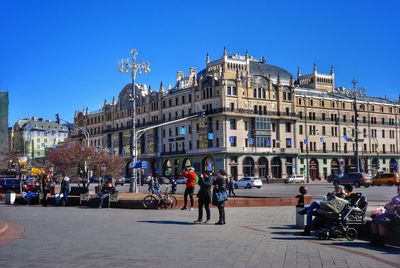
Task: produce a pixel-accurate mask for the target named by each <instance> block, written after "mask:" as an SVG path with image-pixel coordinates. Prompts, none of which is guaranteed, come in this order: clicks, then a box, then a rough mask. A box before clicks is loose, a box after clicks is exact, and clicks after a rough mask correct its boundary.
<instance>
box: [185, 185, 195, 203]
mask: <svg viewBox="0 0 400 268" xmlns="http://www.w3.org/2000/svg"><path fill="white" fill-rule="evenodd" d="M193 193H194V187H186V189H185V193H184V195H183V202H184V203H183V204H184V205H183V207H184V208H185V207H186V203H187V196H188V195H189V197H190V207H191V208H192V207H193V202H194V200H193Z"/></svg>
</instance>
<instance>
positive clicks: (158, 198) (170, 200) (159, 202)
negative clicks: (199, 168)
mask: <svg viewBox="0 0 400 268" xmlns="http://www.w3.org/2000/svg"><path fill="white" fill-rule="evenodd" d="M168 189H169V186H166V187H165V192H164V193H161V194H160V195H157V194H155V193H154V192H152V193H151V194H149V195H147V196H146V197H145V198H143V201H142V202H143V207H144V208H146V209H155V208H159V207H160V208H161V209H163V208H165V209H168V208H175V207H176V206H177V204H178V200H176V197H175V196H173V195H170V194H169V193H168Z"/></svg>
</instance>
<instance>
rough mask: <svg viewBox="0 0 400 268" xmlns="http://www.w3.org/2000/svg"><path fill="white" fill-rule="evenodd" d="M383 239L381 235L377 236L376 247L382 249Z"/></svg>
mask: <svg viewBox="0 0 400 268" xmlns="http://www.w3.org/2000/svg"><path fill="white" fill-rule="evenodd" d="M385 240H386V239H385V237H384V236H383V235H378V238H377V243H376V246H378V247H384V246H385Z"/></svg>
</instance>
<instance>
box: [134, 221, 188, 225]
mask: <svg viewBox="0 0 400 268" xmlns="http://www.w3.org/2000/svg"><path fill="white" fill-rule="evenodd" d="M137 222H145V223H156V224H177V225H193V222H187V221H137Z"/></svg>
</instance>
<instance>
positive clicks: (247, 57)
mask: <svg viewBox="0 0 400 268" xmlns="http://www.w3.org/2000/svg"><path fill="white" fill-rule="evenodd" d="M248 59H249V52H248V51H247V49H246V61H247V60H248Z"/></svg>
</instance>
